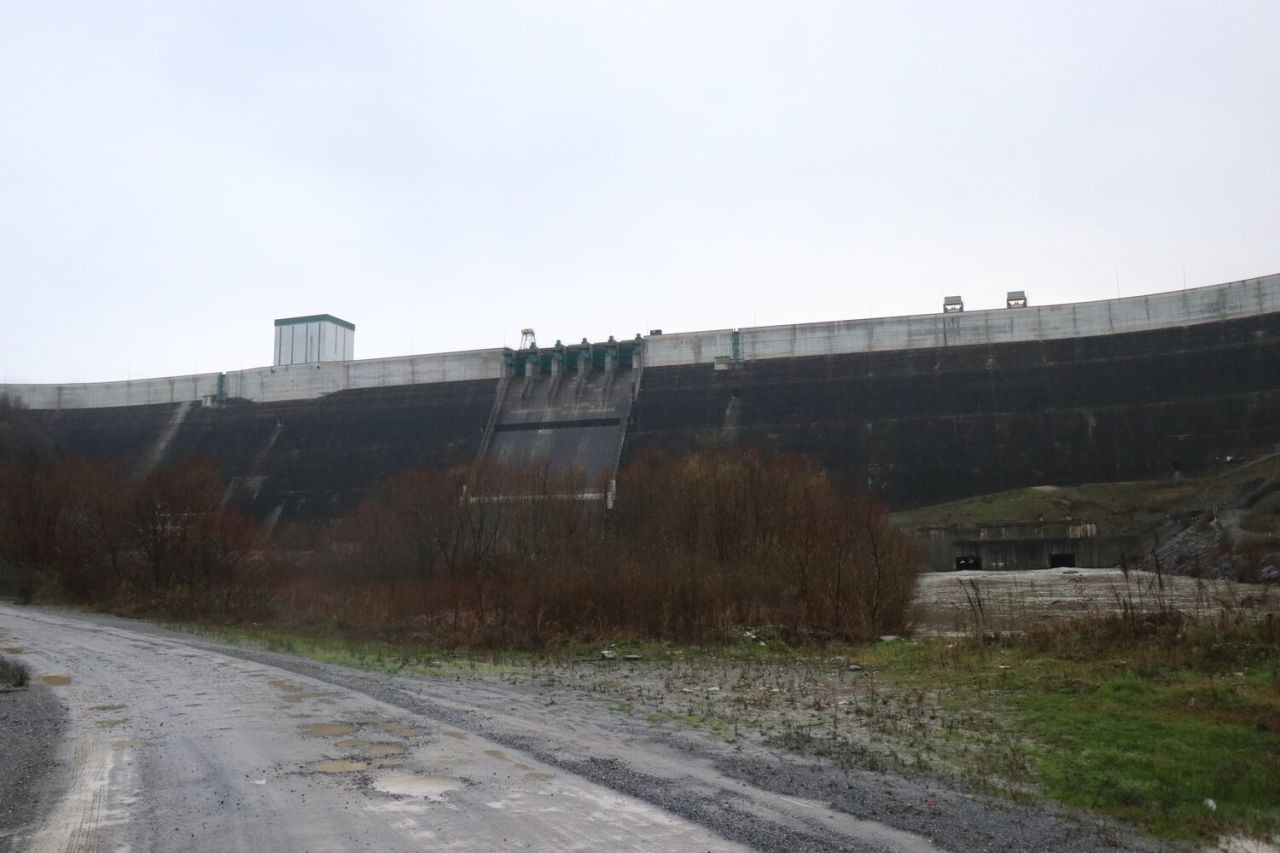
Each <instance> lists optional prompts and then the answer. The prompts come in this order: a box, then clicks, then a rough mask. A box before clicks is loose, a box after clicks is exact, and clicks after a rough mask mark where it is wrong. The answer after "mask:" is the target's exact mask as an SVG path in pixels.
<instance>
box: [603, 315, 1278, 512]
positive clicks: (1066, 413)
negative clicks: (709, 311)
mask: <svg viewBox="0 0 1280 853" xmlns="http://www.w3.org/2000/svg"><path fill="white" fill-rule="evenodd" d="M716 442H729V443H737V444H741V445H754V446H762V447H769V448H775V449H778V450H787V451H793V452H797V453H804V454H809V455H813V456H815V457H817V458H818V459H820V460H821V461H822V462H823V463H824V464H825V465H826V467H827V468H828V470H829V471H830V472H831V473H832V475H833V476H834V477H836V478H837V479H838V480H841V481H843V482H845V483H847V484H849V485H853V486H869V487H870V488H872V489H873V490H875V491H877V492H879V493H880V494H881V495H882V496H883V497H884V498H885V499H886V500H887V501H888V503H889V504H890V505H891V506H893V507H898V508H900V507H910V506H920V505H925V504H931V503H937V502H941V501H946V500H953V499H957V498H962V497H967V496H971V495H975V494H981V493H985V492H993V491H998V490H1001V489H1006V488H1013V487H1016V486H1026V485H1035V484H1040V483H1079V482H1090V481H1109V480H1123V479H1142V478H1160V477H1166V476H1170V475H1171V473H1172V472H1173V471H1174V470H1175V468H1176V470H1180V471H1184V472H1187V473H1194V472H1195V471H1197V470H1199V469H1201V468H1203V467H1204V466H1206V465H1207V464H1208V463H1209V462H1210V461H1211V460H1212V459H1213V458H1214V457H1219V456H1223V455H1225V454H1231V453H1234V454H1241V453H1243V452H1246V451H1248V450H1252V449H1258V448H1269V447H1271V446H1273V445H1275V444H1276V443H1277V442H1280V316H1276V315H1272V316H1267V317H1259V318H1252V319H1247V320H1238V321H1231V322H1223V323H1211V324H1205V325H1200V326H1191V327H1186V328H1181V329H1169V330H1160V331H1153V332H1141V333H1134V334H1127V335H1113V336H1106V337H1094V338H1082V339H1077V340H1064V341H1046V342H1028V343H1016V344H1003V345H997V346H982V347H957V348H951V349H932V350H900V351H894V352H884V353H861V354H852V355H840V356H822V357H814V358H797V359H778V360H770V361H757V362H745V363H741V364H739V365H737V366H736V367H735V369H732V370H721V371H716V370H713V369H712V368H711V367H709V366H705V365H698V366H683V367H666V368H650V369H646V370H645V372H644V380H643V386H642V388H641V392H640V396H639V398H638V400H637V402H636V405H635V409H634V411H633V426H632V427H631V429H630V430H629V431H628V434H627V442H626V457H627V458H631V457H632V456H633V455H634V454H635V453H636V452H638V451H640V450H642V449H644V448H651V447H655V448H661V449H664V450H667V451H670V452H674V453H684V452H688V451H690V450H692V449H695V448H696V447H698V446H699V445H700V444H709V443H716ZM624 462H625V459H624Z"/></svg>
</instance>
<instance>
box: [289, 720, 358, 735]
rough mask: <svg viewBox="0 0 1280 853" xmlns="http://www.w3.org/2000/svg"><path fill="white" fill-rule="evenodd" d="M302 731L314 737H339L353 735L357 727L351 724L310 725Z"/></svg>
mask: <svg viewBox="0 0 1280 853" xmlns="http://www.w3.org/2000/svg"><path fill="white" fill-rule="evenodd" d="M302 730H303V731H304V732H306V733H307V734H309V735H311V736H312V737H338V736H339V735H349V734H351V733H352V732H354V731H355V730H356V727H355V726H353V725H350V724H349V723H309V724H307V725H305V726H303V727H302Z"/></svg>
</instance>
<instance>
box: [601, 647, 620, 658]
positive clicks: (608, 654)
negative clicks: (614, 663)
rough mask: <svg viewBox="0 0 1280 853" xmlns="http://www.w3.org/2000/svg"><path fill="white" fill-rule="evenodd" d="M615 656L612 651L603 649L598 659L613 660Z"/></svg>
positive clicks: (616, 654)
mask: <svg viewBox="0 0 1280 853" xmlns="http://www.w3.org/2000/svg"><path fill="white" fill-rule="evenodd" d="M617 656H618V653H617V652H615V651H614V650H613V649H604V650H603V651H601V652H600V657H602V658H604V659H605V660H613V659H614V658H616V657H617Z"/></svg>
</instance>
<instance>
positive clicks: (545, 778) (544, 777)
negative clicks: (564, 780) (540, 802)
mask: <svg viewBox="0 0 1280 853" xmlns="http://www.w3.org/2000/svg"><path fill="white" fill-rule="evenodd" d="M524 778H526V779H535V780H537V781H539V782H550V781H551V780H552V779H554V778H556V774H554V773H543V772H541V771H539V770H535V771H533V772H532V773H526V774H524Z"/></svg>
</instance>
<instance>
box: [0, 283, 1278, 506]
mask: <svg viewBox="0 0 1280 853" xmlns="http://www.w3.org/2000/svg"><path fill="white" fill-rule="evenodd" d="M1025 303H1026V300H1025V294H1023V301H1022V302H1021V303H1020V304H1018V305H1016V306H1014V303H1013V301H1012V300H1011V302H1010V305H1011V307H1009V308H1001V309H993V310H982V311H963V310H945V311H942V312H939V313H936V314H924V315H914V316H904V317H890V318H881V319H869V320H846V321H835V322H823V323H808V324H794V325H784V326H764V327H744V328H729V329H718V330H709V331H702V332H687V333H672V334H661V333H656V332H655V333H651V334H648V335H635V336H634V337H633V338H632V337H625V336H624V337H621V338H619V339H617V340H615V339H613V338H610V339H609V340H608V341H604V342H588V341H586V340H583V341H582V342H581V343H578V344H572V345H564V344H561V343H560V342H557V344H556V345H555V346H552V347H541V348H539V347H537V346H536V345H535V346H533V347H531V348H516V349H511V348H493V349H481V350H470V351H464V352H451V353H436V354H427V355H413V356H405V357H399V358H382V359H365V360H330V361H318V362H295V363H281V364H276V365H273V366H271V367H260V368H253V369H248V370H240V371H227V372H218V373H204V374H193V375H185V376H172V377H164V378H156V379H137V380H124V381H117V382H100V383H77V384H38V385H33V384H5V385H0V394H4V395H7V396H8V397H10V398H11V399H15V400H19V401H21V404H22V405H23V406H24V407H25V408H26V410H27V411H26V413H25V415H26V416H27V417H29V418H30V419H31V420H32V421H34V422H35V423H36V424H37V425H38V426H39V428H41V429H42V430H43V431H44V432H45V433H46V434H47V435H48V436H49V438H50V440H51V441H52V443H53V444H54V446H55V448H56V450H57V451H58V452H59V453H62V454H64V455H69V456H81V457H86V458H91V459H111V460H118V461H120V462H121V463H122V464H124V465H126V466H131V467H132V468H133V469H135V470H138V471H145V470H149V469H151V468H154V467H156V466H160V465H170V464H177V463H179V462H181V461H182V460H184V459H187V458H191V457H196V456H200V457H207V458H210V459H212V460H214V461H215V462H217V463H218V464H219V465H220V466H221V469H222V471H223V473H224V475H225V476H226V477H227V478H228V480H229V482H230V485H231V491H230V497H231V499H232V500H233V501H234V502H235V503H236V504H237V505H238V506H240V507H241V508H243V509H244V510H246V511H248V512H250V513H251V514H253V515H255V516H257V517H260V518H270V519H272V520H276V519H287V520H295V521H323V520H326V519H330V518H333V517H336V516H338V515H340V514H342V513H344V512H347V511H349V510H350V509H351V508H352V507H354V506H355V505H356V504H357V503H358V502H359V501H360V499H361V498H362V497H363V495H364V494H365V493H366V492H367V491H368V490H369V489H370V488H371V487H373V486H374V485H376V484H377V483H378V482H379V481H380V480H381V479H383V478H385V477H387V476H388V475H390V474H393V473H395V472H396V471H398V470H403V469H406V468H413V467H433V468H449V467H454V466H460V465H462V466H469V465H474V464H476V463H477V462H480V461H484V462H493V463H496V464H501V465H512V466H526V465H542V466H547V467H548V468H549V469H551V470H553V471H556V472H560V473H567V472H571V471H573V472H578V474H579V475H580V476H581V478H582V483H583V488H582V490H581V493H580V495H579V496H580V497H582V498H584V499H589V500H603V501H609V500H612V496H613V487H612V482H613V479H614V475H615V474H616V471H617V470H618V468H619V467H620V466H623V465H625V464H627V462H628V461H629V460H631V459H634V458H636V456H637V455H638V454H642V453H644V452H646V451H649V450H662V451H666V452H669V453H674V454H681V453H688V452H691V451H694V450H696V449H698V448H700V447H707V446H740V447H761V448H767V449H771V450H778V451H789V452H795V453H801V454H806V455H809V456H812V457H815V458H816V459H818V460H820V462H821V463H822V464H823V465H824V466H825V468H826V470H827V471H828V473H829V475H830V476H831V477H832V478H833V479H834V480H835V481H837V482H838V483H841V484H844V485H848V486H854V487H865V488H869V489H871V490H873V491H874V492H876V493H877V494H879V495H880V496H881V498H882V499H883V500H884V501H885V502H886V503H887V504H888V505H889V506H890V507H893V508H906V507H912V506H920V505H925V504H931V503H936V502H940V501H946V500H953V499H957V498H962V497H967V496H971V495H975V494H980V493H986V492H992V491H997V490H1000V489H1006V488H1013V487H1016V486H1028V485H1037V484H1071V483H1080V482H1102V481H1117V480H1132V479H1155V478H1162V477H1173V476H1178V475H1180V474H1181V473H1183V472H1185V473H1187V474H1194V473H1196V472H1198V471H1201V470H1204V469H1205V468H1206V467H1208V466H1209V465H1211V464H1212V462H1213V460H1214V459H1215V458H1220V457H1223V456H1227V455H1236V456H1240V455H1243V454H1246V453H1249V452H1258V451H1261V450H1268V451H1269V450H1273V449H1275V448H1276V447H1277V446H1278V445H1280V275H1271V276H1266V277H1262V278H1253V279H1247V280H1242V281H1235V282H1229V283H1226V284H1219V285H1212V286H1208V287H1199V288H1192V289H1187V290H1180V291H1173V292H1169V293H1161V294H1153V295H1147V296H1135V297H1128V298H1123V299H1111V300H1102V301H1097V302H1084V303H1075V304H1063V305H1045V306H1037V305H1027V304H1025ZM321 316H327V315H321ZM299 319H308V320H310V319H314V318H299ZM339 322H345V321H339ZM348 325H350V324H348ZM351 328H352V329H354V326H352V327H351ZM343 345H344V346H345V344H343ZM278 348H279V345H278Z"/></svg>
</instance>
